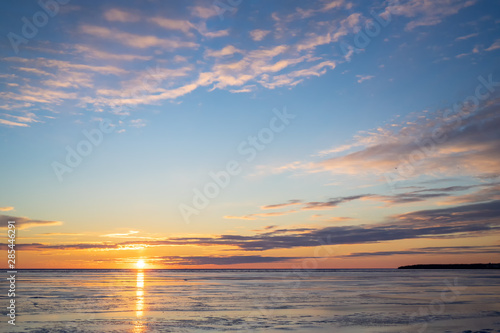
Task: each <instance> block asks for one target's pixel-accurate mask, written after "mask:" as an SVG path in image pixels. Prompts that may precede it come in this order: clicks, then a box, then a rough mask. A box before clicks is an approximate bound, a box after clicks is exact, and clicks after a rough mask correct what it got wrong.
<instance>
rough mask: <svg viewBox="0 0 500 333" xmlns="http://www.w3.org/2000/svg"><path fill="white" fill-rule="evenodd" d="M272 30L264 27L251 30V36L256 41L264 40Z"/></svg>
mask: <svg viewBox="0 0 500 333" xmlns="http://www.w3.org/2000/svg"><path fill="white" fill-rule="evenodd" d="M270 32H271V30H262V29H255V30H251V31H250V32H249V34H250V37H251V38H252V39H253V40H254V41H256V42H260V41H261V40H263V39H264V38H265V37H266V36H267V35H268V34H269V33H270Z"/></svg>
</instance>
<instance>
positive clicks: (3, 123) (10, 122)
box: [0, 119, 29, 127]
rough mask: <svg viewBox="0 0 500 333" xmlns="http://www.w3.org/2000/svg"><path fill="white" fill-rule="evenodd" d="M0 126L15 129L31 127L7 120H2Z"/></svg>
mask: <svg viewBox="0 0 500 333" xmlns="http://www.w3.org/2000/svg"><path fill="white" fill-rule="evenodd" d="M0 124H2V125H6V126H14V127H29V125H28V124H24V123H16V122H15V121H10V120H5V119H0Z"/></svg>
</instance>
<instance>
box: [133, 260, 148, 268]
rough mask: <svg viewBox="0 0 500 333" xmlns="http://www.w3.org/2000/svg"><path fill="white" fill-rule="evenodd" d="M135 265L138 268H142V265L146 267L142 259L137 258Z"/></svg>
mask: <svg viewBox="0 0 500 333" xmlns="http://www.w3.org/2000/svg"><path fill="white" fill-rule="evenodd" d="M135 267H137V268H138V269H143V268H144V267H146V263H145V262H144V260H142V259H139V260H137V262H136V263H135Z"/></svg>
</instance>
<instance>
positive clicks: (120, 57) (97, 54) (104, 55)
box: [74, 45, 153, 61]
mask: <svg viewBox="0 0 500 333" xmlns="http://www.w3.org/2000/svg"><path fill="white" fill-rule="evenodd" d="M74 48H75V50H76V51H77V52H79V53H82V54H83V55H84V56H85V57H87V58H92V59H105V60H113V61H135V60H144V61H147V60H151V59H152V58H153V57H152V56H144V55H135V54H119V53H109V52H105V51H102V50H98V49H95V48H92V47H90V46H85V45H75V46H74Z"/></svg>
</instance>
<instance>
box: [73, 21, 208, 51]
mask: <svg viewBox="0 0 500 333" xmlns="http://www.w3.org/2000/svg"><path fill="white" fill-rule="evenodd" d="M80 31H81V32H83V33H84V34H88V35H92V36H95V37H99V38H102V39H108V40H112V41H116V42H118V43H121V44H123V45H127V46H130V47H134V48H139V49H145V48H151V47H160V48H163V49H168V50H173V49H178V48H197V47H198V46H199V45H198V44H197V43H194V42H187V41H178V40H173V39H166V38H159V37H156V36H153V35H137V34H132V33H128V32H122V31H119V30H116V29H108V28H104V27H98V26H93V25H82V26H81V27H80Z"/></svg>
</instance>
